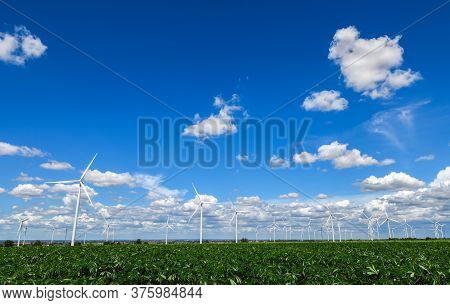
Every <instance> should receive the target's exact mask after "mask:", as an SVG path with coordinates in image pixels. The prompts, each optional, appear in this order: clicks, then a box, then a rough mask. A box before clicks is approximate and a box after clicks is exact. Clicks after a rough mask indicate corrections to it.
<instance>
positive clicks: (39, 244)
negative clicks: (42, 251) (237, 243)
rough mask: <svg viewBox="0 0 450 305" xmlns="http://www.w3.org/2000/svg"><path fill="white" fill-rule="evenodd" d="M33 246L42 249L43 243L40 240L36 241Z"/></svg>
mask: <svg viewBox="0 0 450 305" xmlns="http://www.w3.org/2000/svg"><path fill="white" fill-rule="evenodd" d="M33 246H35V247H41V246H42V242H41V241H40V240H36V241H35V242H34V243H33Z"/></svg>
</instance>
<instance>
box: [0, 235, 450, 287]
mask: <svg viewBox="0 0 450 305" xmlns="http://www.w3.org/2000/svg"><path fill="white" fill-rule="evenodd" d="M449 253H450V242H449V241H446V240H433V241H423V240H422V241H384V242H382V241H380V242H364V241H361V242H342V243H339V242H336V243H326V242H323V243H317V242H298V243H297V242H291V243H269V242H261V243H239V244H231V243H229V244H215V243H210V244H203V245H199V244H170V245H161V244H142V245H115V246H108V247H107V246H102V245H98V244H97V245H94V244H93V245H85V246H83V247H62V246H53V247H13V248H0V284H42V285H49V284H131V285H140V284H148V285H155V284H226V285H230V284H362V285H366V284H449V283H450V267H449V266H450V264H449Z"/></svg>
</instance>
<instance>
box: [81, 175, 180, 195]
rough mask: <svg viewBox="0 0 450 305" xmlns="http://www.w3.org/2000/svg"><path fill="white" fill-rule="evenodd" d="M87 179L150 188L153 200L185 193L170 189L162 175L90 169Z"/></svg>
mask: <svg viewBox="0 0 450 305" xmlns="http://www.w3.org/2000/svg"><path fill="white" fill-rule="evenodd" d="M85 181H86V182H90V183H92V184H93V185H95V186H99V187H111V186H123V185H125V186H128V187H130V188H134V187H140V188H143V189H146V190H148V197H149V198H150V199H153V200H157V199H164V198H168V197H174V198H179V197H181V196H183V195H184V193H185V192H184V191H181V190H177V189H170V188H167V187H165V186H163V185H162V184H163V179H162V177H161V176H152V175H146V174H130V173H128V172H124V173H114V172H111V171H106V172H101V171H99V170H96V169H95V170H90V171H88V172H87V174H86V176H85Z"/></svg>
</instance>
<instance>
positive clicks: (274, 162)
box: [269, 155, 289, 168]
mask: <svg viewBox="0 0 450 305" xmlns="http://www.w3.org/2000/svg"><path fill="white" fill-rule="evenodd" d="M269 165H270V167H272V168H286V167H289V161H288V160H285V159H283V158H281V157H278V156H275V155H272V156H271V157H270V161H269Z"/></svg>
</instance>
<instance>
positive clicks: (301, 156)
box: [292, 151, 317, 164]
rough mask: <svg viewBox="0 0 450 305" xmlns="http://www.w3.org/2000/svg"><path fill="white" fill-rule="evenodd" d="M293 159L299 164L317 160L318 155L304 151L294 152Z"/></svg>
mask: <svg viewBox="0 0 450 305" xmlns="http://www.w3.org/2000/svg"><path fill="white" fill-rule="evenodd" d="M292 160H293V161H294V162H295V163H297V164H310V163H314V162H316V161H317V156H316V155H313V154H310V153H309V152H306V151H303V152H301V153H298V154H294V156H293V157H292Z"/></svg>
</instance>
